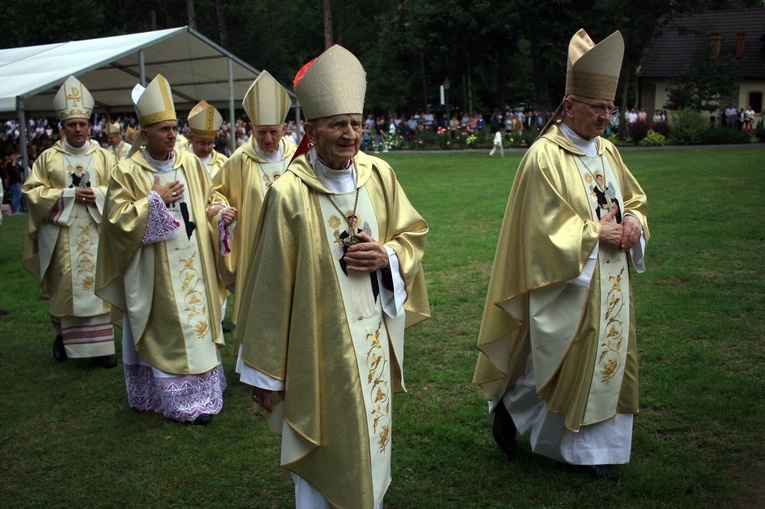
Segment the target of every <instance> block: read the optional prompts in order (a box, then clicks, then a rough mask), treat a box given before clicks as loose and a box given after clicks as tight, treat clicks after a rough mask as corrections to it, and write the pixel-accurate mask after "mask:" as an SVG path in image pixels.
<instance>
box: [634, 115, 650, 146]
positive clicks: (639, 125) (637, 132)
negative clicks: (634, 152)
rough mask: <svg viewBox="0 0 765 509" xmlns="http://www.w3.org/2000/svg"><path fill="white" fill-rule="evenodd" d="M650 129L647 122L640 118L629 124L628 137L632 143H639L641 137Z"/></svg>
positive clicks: (641, 139)
mask: <svg viewBox="0 0 765 509" xmlns="http://www.w3.org/2000/svg"><path fill="white" fill-rule="evenodd" d="M650 129H651V127H650V125H649V124H648V122H644V121H641V120H638V121H637V122H635V123H634V124H632V125H631V126H630V138H632V143H634V144H635V145H640V142H641V141H643V138H645V137H646V136H647V135H648V131H650Z"/></svg>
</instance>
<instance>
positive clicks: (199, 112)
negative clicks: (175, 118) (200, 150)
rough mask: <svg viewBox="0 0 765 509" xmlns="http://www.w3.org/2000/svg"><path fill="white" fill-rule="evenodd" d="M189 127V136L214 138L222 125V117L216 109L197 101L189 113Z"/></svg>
mask: <svg viewBox="0 0 765 509" xmlns="http://www.w3.org/2000/svg"><path fill="white" fill-rule="evenodd" d="M188 121H189V127H190V128H191V134H192V135H194V136H198V137H200V138H215V137H216V136H218V129H220V125H221V124H222V123H223V117H222V116H221V115H220V113H219V112H218V110H217V109H215V107H214V106H213V105H211V104H207V101H199V102H198V103H197V104H196V106H194V107H193V108H191V111H190V112H189V117H188Z"/></svg>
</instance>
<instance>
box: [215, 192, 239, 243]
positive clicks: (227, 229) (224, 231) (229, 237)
mask: <svg viewBox="0 0 765 509" xmlns="http://www.w3.org/2000/svg"><path fill="white" fill-rule="evenodd" d="M216 203H217V202H216ZM213 205H215V203H213ZM227 208H228V207H223V208H222V209H221V214H220V215H218V248H219V250H220V254H221V255H223V256H226V255H229V254H231V243H232V242H233V241H234V228H236V221H234V222H233V223H231V224H230V225H228V226H226V225H225V224H224V223H223V214H222V213H223V211H224V210H226V209H227Z"/></svg>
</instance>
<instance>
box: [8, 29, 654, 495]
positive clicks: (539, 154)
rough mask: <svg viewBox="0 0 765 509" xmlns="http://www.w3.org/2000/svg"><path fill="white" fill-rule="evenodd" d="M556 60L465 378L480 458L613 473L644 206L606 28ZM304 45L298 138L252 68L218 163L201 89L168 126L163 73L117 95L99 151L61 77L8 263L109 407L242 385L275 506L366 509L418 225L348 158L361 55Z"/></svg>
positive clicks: (384, 453)
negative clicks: (35, 285) (271, 460)
mask: <svg viewBox="0 0 765 509" xmlns="http://www.w3.org/2000/svg"><path fill="white" fill-rule="evenodd" d="M567 54H568V57H567V61H566V64H567V70H566V77H565V83H566V86H565V95H564V96H563V97H562V98H561V103H560V106H559V107H558V109H557V111H556V112H555V114H554V115H553V116H552V118H551V119H550V121H549V122H548V123H547V125H546V126H545V127H544V129H543V130H542V131H541V133H540V135H539V137H538V138H537V141H536V142H534V144H533V145H532V146H531V147H530V149H529V150H528V152H527V153H526V155H525V157H524V158H523V160H522V162H521V163H520V167H519V169H518V172H517V175H516V177H515V180H514V181H513V184H512V189H511V191H510V196H509V199H508V202H507V208H506V211H505V216H504V220H503V222H502V227H501V231H500V232H499V240H498V243H497V246H496V255H495V259H494V264H493V267H492V268H491V277H490V281H488V284H489V286H488V293H487V295H486V301H485V307H484V311H483V321H482V323H481V328H480V331H474V334H475V337H477V338H478V343H477V349H476V350H475V352H474V354H475V355H476V356H477V365H476V368H475V372H474V376H473V384H474V387H475V389H476V390H478V389H480V391H481V392H482V395H483V396H484V397H485V399H486V401H487V407H486V408H487V412H488V413H489V414H490V417H489V419H490V420H487V423H486V433H487V434H491V435H492V436H493V438H494V440H495V441H496V445H497V449H496V450H495V452H496V454H497V455H501V456H502V457H503V458H506V459H507V460H508V461H517V457H518V449H519V447H522V445H521V444H520V443H519V441H518V437H520V436H529V437H530V438H529V441H528V443H529V444H530V448H531V451H532V453H534V454H538V455H542V456H545V457H547V458H550V459H552V460H554V462H557V463H558V464H561V465H564V466H566V468H569V469H571V470H572V471H575V472H579V473H580V474H585V475H589V476H591V477H593V478H595V479H599V480H606V481H618V480H619V479H620V476H621V471H620V468H619V465H624V464H626V463H628V462H629V461H630V454H631V447H632V430H633V416H634V415H635V414H636V413H637V412H638V359H637V346H636V334H635V316H634V305H633V302H632V292H631V284H630V283H631V277H632V274H633V273H641V272H643V271H644V270H645V261H644V259H645V253H646V248H647V242H648V240H649V238H650V236H649V229H648V221H647V213H648V212H647V199H646V196H645V194H644V192H643V190H642V189H641V187H640V184H639V183H638V182H637V180H636V179H635V178H634V177H633V175H632V173H631V172H630V170H629V169H628V168H627V166H626V165H625V164H624V162H623V160H622V158H621V156H620V154H619V151H618V150H617V149H616V147H615V145H613V144H612V143H611V142H609V141H607V140H606V139H604V138H603V137H602V135H603V133H604V132H605V130H606V128H607V126H608V123H609V119H610V116H611V112H612V110H613V108H614V97H615V95H616V87H617V84H618V81H619V74H620V69H621V64H622V58H623V54H624V41H623V39H622V36H621V34H620V33H619V32H614V33H613V34H612V35H610V36H609V37H607V38H606V39H604V40H602V41H600V42H599V43H595V41H593V40H592V39H591V38H590V37H589V36H588V34H587V33H586V32H585V31H584V30H583V29H582V30H579V31H578V32H576V33H575V34H574V35H573V37H572V38H571V40H570V42H569V44H568V51H567ZM314 56H315V58H313V59H312V60H310V61H309V62H308V63H306V64H305V66H304V67H303V68H302V69H301V70H300V71H299V72H298V73H297V75H296V76H295V78H294V82H293V83H292V91H293V92H294V94H295V96H296V97H297V101H298V102H299V105H300V108H301V111H302V113H303V114H304V116H305V119H304V120H305V123H304V124H303V130H304V136H303V137H302V140H300V143H299V146H297V145H296V144H295V143H293V141H292V140H291V137H290V136H288V134H289V133H288V132H287V128H286V126H287V121H288V120H287V117H288V116H289V114H290V111H291V108H292V106H293V104H292V100H291V98H290V93H289V92H288V89H287V88H285V87H284V86H282V84H280V83H279V82H278V81H277V80H276V79H275V78H274V77H273V76H272V75H271V74H269V72H268V71H265V70H264V71H262V72H260V74H259V75H258V77H257V78H256V79H255V80H254V81H253V82H252V84H251V86H250V87H249V89H248V90H247V93H246V94H245V96H244V99H243V100H242V103H241V107H242V109H243V110H244V112H245V113H246V116H247V119H248V120H249V123H250V126H251V129H252V133H253V134H252V136H251V138H250V139H249V140H248V141H247V142H246V143H244V144H243V145H241V146H240V147H238V148H237V149H236V150H235V151H234V152H233V153H232V154H231V155H230V157H227V156H226V155H225V154H223V153H220V152H219V151H218V150H216V148H215V140H216V137H217V133H218V131H219V130H220V129H221V125H222V124H223V123H224V119H223V116H222V115H221V113H220V112H219V111H218V110H217V109H216V108H215V107H214V106H213V105H211V104H209V103H208V102H207V101H206V100H205V98H204V97H196V98H194V99H195V100H197V101H198V103H197V104H196V105H195V106H194V107H193V108H192V109H191V110H190V111H189V112H188V116H187V119H188V126H189V128H190V130H189V132H188V134H187V136H184V135H183V134H181V133H179V132H178V122H177V119H178V118H179V114H180V113H181V112H179V111H177V110H176V108H175V104H174V101H173V83H169V82H168V80H167V79H165V77H164V76H163V75H162V74H157V75H156V76H154V77H153V79H151V80H150V81H149V83H148V84H147V85H146V86H143V85H141V84H136V85H135V87H134V88H133V89H132V91H130V92H128V91H126V94H128V93H129V94H130V98H131V101H132V104H133V105H134V108H135V114H136V117H137V120H138V125H136V126H135V133H134V136H135V139H134V140H132V142H130V141H126V139H125V136H124V133H123V132H122V129H121V128H120V124H119V123H115V122H107V124H106V134H107V136H108V140H109V145H110V146H109V148H108V149H104V148H102V147H100V146H99V145H98V143H96V142H94V141H93V140H92V139H91V131H90V128H91V119H92V116H93V114H94V108H95V107H96V104H95V101H94V99H93V96H92V95H91V93H90V91H89V90H88V88H87V87H86V86H85V85H84V84H83V83H82V82H81V81H79V79H78V78H77V77H75V76H71V77H69V78H68V79H67V80H66V81H65V82H64V83H63V85H62V86H61V88H60V89H59V90H58V93H57V94H56V95H55V97H54V98H53V104H52V106H53V108H54V109H55V111H56V114H57V116H58V118H59V120H60V121H61V125H62V128H63V133H64V137H63V139H62V140H60V141H58V142H57V143H55V145H53V146H52V147H51V148H49V149H47V150H46V151H44V152H43V153H42V154H41V155H40V157H39V158H38V159H37V160H36V161H35V163H34V166H33V169H32V174H31V176H30V178H29V179H28V180H27V181H26V183H25V184H24V186H23V194H24V196H25V197H26V200H27V203H28V207H29V215H28V228H27V238H26V244H25V249H24V261H23V264H24V267H25V268H26V269H27V270H29V271H30V272H31V273H32V274H33V275H34V276H35V277H36V278H37V279H38V280H39V282H40V293H41V295H42V297H43V298H44V299H47V300H48V314H49V315H50V321H51V325H52V327H53V331H52V332H51V337H52V338H53V340H52V342H51V346H52V354H53V358H54V359H55V361H56V362H57V363H68V364H67V365H69V364H72V363H82V362H86V363H87V366H88V367H90V366H92V367H93V369H96V370H98V369H110V368H115V367H117V366H119V365H121V366H122V376H124V382H125V384H124V387H125V392H126V394H127V404H128V406H129V407H130V408H132V409H135V410H136V411H141V412H153V413H157V414H160V415H162V416H163V417H164V418H166V419H168V420H171V421H174V422H177V423H185V424H194V425H201V426H208V425H209V426H215V419H214V418H215V416H216V415H218V414H219V413H220V412H221V411H222V409H223V406H224V399H225V398H224V394H225V393H226V391H227V386H228V387H229V389H228V391H232V390H238V391H246V394H247V401H248V404H247V405H246V406H245V407H242V405H241V403H240V404H239V405H232V406H231V407H229V408H227V412H237V413H250V412H252V413H254V414H257V415H258V416H260V417H262V418H263V421H264V422H265V423H266V424H267V426H268V427H269V428H270V429H271V430H272V431H273V432H275V433H276V434H278V435H280V437H281V455H280V464H281V466H282V467H283V468H284V469H285V470H286V471H288V472H289V473H290V475H291V477H292V482H293V484H294V503H295V507H298V508H331V507H337V508H349V509H350V508H354V509H355V508H363V509H373V508H380V509H381V508H383V506H384V505H383V502H384V498H385V494H386V491H387V490H388V488H389V486H390V485H391V483H392V482H394V480H393V479H392V472H393V471H395V467H394V468H392V466H394V465H395V459H394V458H393V455H392V452H393V443H394V442H393V437H394V433H393V430H394V424H393V395H394V394H395V393H397V392H402V391H405V390H406V384H405V380H404V358H405V355H404V350H405V342H404V337H405V335H406V329H407V328H409V327H410V326H413V325H416V324H418V323H420V322H423V321H424V320H427V319H429V318H430V316H431V311H430V303H429V299H428V291H427V289H426V285H425V273H424V270H423V263H422V262H423V256H424V254H425V246H426V238H427V235H428V223H427V221H426V219H425V218H423V217H422V216H421V215H420V214H419V213H418V211H417V210H416V209H415V207H414V206H413V205H412V203H411V202H410V200H409V198H408V197H407V194H406V191H405V189H404V188H403V187H402V185H401V184H400V182H399V180H398V178H397V176H396V173H395V171H394V168H392V167H391V165H390V164H389V163H388V162H386V161H385V160H383V159H382V158H379V157H376V156H372V155H369V154H367V153H364V152H363V151H361V150H360V146H361V141H362V131H363V129H364V118H365V106H364V103H365V95H366V89H367V72H366V71H365V69H364V66H363V65H362V62H360V61H359V60H358V58H357V57H356V56H355V55H354V54H353V53H351V52H350V51H348V50H347V49H345V48H343V47H342V46H339V45H335V46H332V47H330V48H329V49H327V50H326V51H324V52H323V53H321V54H316V55H314ZM192 104H193V103H192ZM295 120H296V124H299V123H300V120H301V119H295ZM503 157H504V155H503ZM443 248H444V249H449V246H443ZM229 296H230V297H231V298H230V299H229V298H228V297H229ZM227 304H228V305H227ZM227 317H228V318H230V324H232V325H233V329H234V330H233V334H230V335H228V336H229V337H226V336H224V332H227V329H226V328H225V326H224V321H226V320H227ZM115 325H116V326H117V327H118V328H119V330H120V331H121V334H119V337H121V342H120V345H119V346H116V345H115V343H116V342H117V340H115V328H114V326H115ZM227 341H228V344H227ZM226 355H229V356H234V357H235V358H236V360H235V370H234V372H229V373H226V372H225V370H224V364H223V356H226ZM81 359H86V360H87V361H82V360H81ZM117 372H118V370H113V371H111V373H117ZM115 376H116V375H115ZM465 383H466V384H468V383H469V380H466V381H465ZM240 402H241V400H240ZM489 428H491V429H489ZM198 429H200V430H204V429H207V430H209V429H210V428H198ZM260 431H261V432H263V433H265V432H266V430H265V426H264V427H261V428H260ZM232 439H234V437H232ZM397 453H398V451H397Z"/></svg>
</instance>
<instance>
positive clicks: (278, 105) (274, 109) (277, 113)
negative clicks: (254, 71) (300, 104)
mask: <svg viewBox="0 0 765 509" xmlns="http://www.w3.org/2000/svg"><path fill="white" fill-rule="evenodd" d="M291 106H292V100H291V99H290V96H289V94H288V93H287V91H286V90H285V89H284V87H283V86H281V85H280V84H279V82H278V81H276V79H275V78H274V77H273V76H271V75H270V74H269V73H268V71H261V72H260V74H259V75H258V77H257V78H255V81H253V82H252V85H250V88H249V90H247V93H246V94H244V99H242V107H243V108H244V111H246V112H247V116H248V117H249V118H250V122H252V125H281V124H283V123H284V121H285V119H286V118H287V113H289V111H290V107H291Z"/></svg>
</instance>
